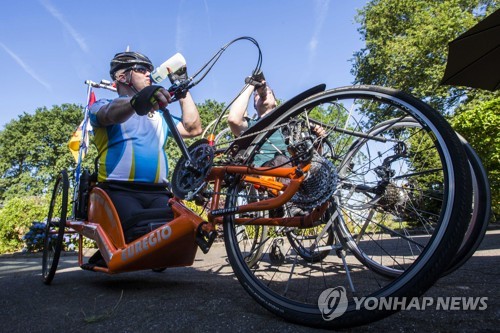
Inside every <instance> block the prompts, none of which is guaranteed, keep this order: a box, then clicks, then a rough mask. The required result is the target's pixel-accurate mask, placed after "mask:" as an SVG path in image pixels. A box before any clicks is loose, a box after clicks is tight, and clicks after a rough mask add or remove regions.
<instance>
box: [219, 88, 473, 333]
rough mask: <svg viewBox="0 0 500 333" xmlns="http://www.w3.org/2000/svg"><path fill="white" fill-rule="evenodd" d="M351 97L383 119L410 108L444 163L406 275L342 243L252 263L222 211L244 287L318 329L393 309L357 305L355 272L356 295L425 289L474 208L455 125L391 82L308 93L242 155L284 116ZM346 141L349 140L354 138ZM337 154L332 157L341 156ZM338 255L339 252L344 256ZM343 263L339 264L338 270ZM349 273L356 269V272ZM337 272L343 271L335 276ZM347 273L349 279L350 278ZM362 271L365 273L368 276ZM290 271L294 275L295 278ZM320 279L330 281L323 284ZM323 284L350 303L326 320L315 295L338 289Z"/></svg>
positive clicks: (231, 196)
mask: <svg viewBox="0 0 500 333" xmlns="http://www.w3.org/2000/svg"><path fill="white" fill-rule="evenodd" d="M348 99H350V100H353V101H354V102H355V103H353V107H354V106H359V105H358V104H356V103H357V102H358V101H361V102H367V103H368V102H369V103H370V105H372V106H373V105H380V108H379V109H378V110H379V111H380V112H382V113H387V115H386V117H387V118H393V117H392V116H391V115H393V114H397V113H401V114H398V117H401V118H404V117H405V116H408V115H411V116H412V117H413V118H415V119H416V120H417V121H418V122H420V123H423V127H424V128H425V129H426V131H427V134H428V135H430V137H431V138H432V139H433V141H432V142H433V143H434V144H435V145H436V147H437V148H436V152H437V154H438V156H439V159H440V161H441V163H443V169H442V171H441V173H442V178H443V182H444V185H445V189H446V191H444V192H443V193H442V195H443V197H442V200H443V203H444V204H443V205H442V210H441V211H440V212H439V215H438V219H437V221H436V223H435V224H434V229H433V233H432V235H431V236H429V237H428V238H426V241H427V243H426V244H424V247H423V249H422V251H421V252H420V255H419V256H418V257H417V258H416V259H415V260H414V261H413V262H411V263H409V265H408V266H407V267H406V269H405V272H404V273H403V274H401V275H399V276H398V277H396V278H394V279H392V280H381V279H380V276H379V275H378V274H376V273H373V272H371V271H370V270H369V269H366V267H364V266H360V265H359V264H357V263H356V262H354V261H351V257H347V255H349V252H348V251H346V249H345V248H340V247H337V248H333V247H332V251H331V254H330V255H329V256H328V257H327V258H325V259H323V260H321V262H320V263H318V264H314V263H310V262H307V261H305V260H302V261H301V260H300V258H299V259H297V258H298V256H296V257H295V260H294V259H293V258H291V259H290V261H289V262H288V263H287V262H285V265H288V266H283V265H282V266H280V267H279V268H273V267H272V266H270V265H268V263H266V262H264V261H263V260H261V261H260V262H259V264H258V265H257V268H253V269H250V268H249V267H248V265H246V263H245V262H244V260H243V257H242V255H241V253H240V248H239V245H238V242H237V239H236V237H235V232H234V226H235V225H234V215H227V216H225V217H224V230H225V233H224V239H225V244H226V250H227V254H228V259H229V262H230V264H231V266H232V267H233V270H234V272H235V274H236V276H237V278H238V280H239V281H240V283H241V284H242V286H243V287H244V289H245V290H246V291H247V292H248V293H249V294H250V295H251V296H252V297H253V298H254V299H255V300H256V301H257V302H258V303H259V304H261V305H262V306H263V307H264V308H266V309H267V310H269V311H271V312H272V313H274V314H276V315H278V316H280V317H282V318H284V319H286V320H289V321H292V322H295V323H298V324H303V325H307V326H313V327H322V328H346V327H353V326H358V325H362V324H366V323H370V322H373V321H375V320H378V319H381V318H383V317H385V316H388V315H390V314H391V313H393V312H395V311H397V310H398V309H377V310H376V311H372V310H370V309H369V308H368V307H367V306H366V304H365V303H364V304H359V306H358V305H356V304H355V302H354V298H353V290H352V287H354V283H353V282H354V281H353V278H356V279H360V281H361V280H362V281H363V282H364V283H365V284H364V285H361V284H358V280H356V288H357V295H362V296H366V297H373V299H375V300H381V299H382V298H386V297H400V298H402V297H405V299H408V300H410V299H411V298H412V297H418V296H420V295H422V294H423V293H424V292H425V291H426V290H427V289H428V288H430V287H431V286H432V285H433V283H434V282H435V281H436V280H437V279H438V278H439V277H440V276H441V274H442V273H443V271H444V270H445V268H446V267H447V264H448V263H449V260H450V258H451V257H453V255H454V254H455V253H456V251H457V250H458V248H459V246H460V242H461V240H462V238H463V235H464V233H465V230H466V227H467V225H466V224H467V221H466V220H465V219H464V218H463V217H464V216H467V215H468V211H469V209H470V207H471V198H470V196H468V195H464V194H467V193H471V192H470V189H471V184H470V174H469V168H468V165H467V159H466V156H465V152H464V150H463V148H462V145H461V144H460V141H459V140H458V138H457V136H456V135H455V133H454V131H453V130H452V129H451V127H450V126H449V124H448V123H447V122H446V121H445V120H444V118H443V117H442V116H440V115H439V114H438V113H437V112H436V111H434V110H433V109H432V108H431V107H430V106H428V105H427V104H425V103H424V102H422V101H420V100H418V99H416V98H414V97H412V96H410V95H408V94H405V93H402V92H400V91H397V90H394V89H389V88H383V87H376V86H352V87H342V88H337V89H332V90H329V91H325V92H322V93H318V94H316V95H314V96H312V97H309V98H307V99H305V100H304V101H302V102H300V103H299V104H297V105H295V106H294V107H292V108H291V109H289V110H288V111H286V112H284V113H283V114H281V115H280V116H278V117H276V119H275V120H274V121H273V122H271V123H270V124H269V126H268V128H269V129H272V130H270V131H269V132H268V133H261V134H259V135H258V136H256V138H255V140H254V141H253V143H252V145H250V148H249V149H248V150H247V152H246V153H245V156H249V159H248V160H247V162H248V161H251V159H252V156H254V155H255V154H256V153H258V152H259V149H260V148H261V146H262V145H263V143H264V142H265V140H266V139H267V138H268V137H270V136H271V135H272V132H273V131H274V130H276V126H277V125H279V124H283V123H285V122H287V121H288V120H289V119H291V118H292V117H300V116H304V117H305V116H306V115H307V117H309V116H312V114H311V115H309V112H311V111H312V110H313V109H314V108H315V107H317V106H319V105H320V104H323V103H331V105H334V104H335V103H338V104H341V102H339V101H343V100H348ZM361 104H362V103H361ZM382 104H384V105H385V104H386V105H388V106H390V108H382V107H383V106H384V105H382ZM342 110H348V108H343V109H342ZM354 112H358V110H357V109H356V110H355V111H354ZM360 115H361V113H360ZM307 117H305V118H307ZM340 118H342V117H339V119H337V120H338V121H339V122H340V120H342V119H340ZM350 118H351V115H349V116H348V117H347V120H350ZM353 118H354V117H353ZM311 119H312V120H315V119H313V118H311ZM344 120H345V119H344ZM359 120H363V118H362V117H361V118H360V119H359ZM356 121H358V119H356ZM355 124H356V123H355ZM357 124H358V125H360V128H357V131H358V132H359V131H361V129H362V128H361V125H362V124H363V123H362V122H357ZM356 126H357V125H356ZM331 127H332V128H336V127H335V124H334V123H332V124H331ZM346 128H347V127H346ZM344 130H345V128H344ZM332 133H334V132H332ZM332 133H330V134H329V135H331V134H332ZM329 138H330V137H329ZM335 139H336V138H335V137H334V136H332V137H331V142H333V143H334V144H337V145H339V146H340V143H341V141H336V140H335ZM347 141H348V142H349V143H352V140H350V141H349V140H347ZM345 144H346V143H345ZM341 157H342V156H340V157H337V156H336V157H335V160H342V158H341ZM242 186H245V184H244V183H243V181H242V180H241V179H240V178H236V180H235V181H234V182H233V183H232V184H230V186H229V190H228V195H227V200H226V208H232V207H234V205H235V203H236V197H237V196H238V191H239V190H240V188H241V187H242ZM342 186H343V185H342V181H339V184H337V187H338V189H341V188H342ZM338 196H339V192H336V194H335V195H334V198H336V203H337V205H339V206H340V207H337V210H336V212H337V214H336V215H337V216H336V218H335V219H337V220H341V219H344V218H345V216H343V214H344V213H345V210H344V211H343V210H342V209H345V207H343V206H342V202H341V201H339V198H338ZM338 236H339V235H338V234H337V237H338ZM341 245H342V244H341V243H340V242H336V246H341ZM284 252H285V255H288V256H289V255H290V254H291V253H293V252H292V251H284ZM264 258H266V256H264ZM336 258H337V259H336ZM338 258H341V259H342V261H340V259H338ZM328 260H331V261H328ZM299 265H300V267H299ZM342 265H343V268H344V270H342ZM353 268H356V270H353ZM313 270H314V273H313ZM316 272H319V273H320V274H319V276H318V277H317V276H315V274H316ZM334 272H335V274H334ZM354 273H355V274H356V276H353V275H354ZM298 274H300V279H299V278H296V277H297V276H298ZM340 275H342V276H341V277H339V276H340ZM348 276H349V278H348V279H347V277H348ZM306 277H307V278H306ZM364 277H367V278H370V280H369V279H365V278H364ZM279 278H283V281H280V280H279ZM292 278H296V279H293V280H292ZM306 280H307V281H306ZM346 280H348V281H349V284H347V288H344V287H343V286H344V283H346ZM318 283H319V284H318ZM325 283H330V284H329V285H325ZM335 283H338V285H335ZM328 286H331V287H339V286H341V287H343V288H344V289H343V292H344V294H343V295H344V296H345V297H346V298H347V297H348V299H347V301H348V302H346V303H342V304H344V305H345V306H346V308H345V311H344V312H342V313H340V314H338V316H336V317H335V318H327V319H328V320H326V319H324V318H323V315H324V313H322V311H321V310H320V307H319V306H318V304H317V301H318V299H319V298H318V297H319V296H321V295H323V293H324V292H326V291H330V289H335V288H328V289H325V288H327V287H328ZM350 288H351V289H350ZM306 292H307V294H306V295H302V294H300V295H299V293H306ZM323 310H324V309H323ZM329 310H332V309H329ZM334 310H336V309H334Z"/></svg>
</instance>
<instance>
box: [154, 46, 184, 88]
mask: <svg viewBox="0 0 500 333" xmlns="http://www.w3.org/2000/svg"><path fill="white" fill-rule="evenodd" d="M184 67H186V59H184V57H183V56H182V54H180V53H176V54H174V55H173V56H172V57H170V58H169V59H168V60H167V61H165V62H164V63H163V64H161V65H160V66H158V67H157V68H155V70H154V71H153V72H151V80H153V82H154V83H160V82H161V81H163V80H165V79H166V78H167V77H168V74H170V73H175V72H177V71H178V70H179V69H181V68H184Z"/></svg>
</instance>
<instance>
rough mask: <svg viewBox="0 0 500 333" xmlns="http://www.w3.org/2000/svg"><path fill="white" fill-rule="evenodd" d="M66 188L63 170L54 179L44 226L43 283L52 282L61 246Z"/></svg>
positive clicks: (65, 209) (64, 220)
mask: <svg viewBox="0 0 500 333" xmlns="http://www.w3.org/2000/svg"><path fill="white" fill-rule="evenodd" d="M68 188H69V181H68V173H67V172H66V170H63V171H61V173H60V174H59V175H58V176H57V179H56V184H55V186H54V190H53V192H52V197H51V200H50V207H49V214H48V216H47V224H46V227H45V237H44V243H43V245H44V246H43V259H42V278H43V282H44V283H45V284H50V283H51V282H52V279H53V278H54V275H55V273H56V270H57V265H58V264H59V257H60V255H61V251H62V248H63V239H64V228H65V227H66V217H67V214H68Z"/></svg>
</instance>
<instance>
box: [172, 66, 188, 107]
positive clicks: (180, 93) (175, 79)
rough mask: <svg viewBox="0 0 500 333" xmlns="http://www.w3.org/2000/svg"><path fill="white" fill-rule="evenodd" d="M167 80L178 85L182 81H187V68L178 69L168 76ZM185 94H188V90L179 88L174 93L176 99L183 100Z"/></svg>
mask: <svg viewBox="0 0 500 333" xmlns="http://www.w3.org/2000/svg"><path fill="white" fill-rule="evenodd" d="M168 79H169V80H170V83H171V84H179V83H182V82H184V81H187V79H188V74H187V66H184V67H182V68H180V69H179V70H178V71H177V72H175V73H170V74H168ZM187 92H188V89H185V88H180V89H178V90H177V91H176V93H175V97H176V98H177V99H181V98H184V97H186V94H187Z"/></svg>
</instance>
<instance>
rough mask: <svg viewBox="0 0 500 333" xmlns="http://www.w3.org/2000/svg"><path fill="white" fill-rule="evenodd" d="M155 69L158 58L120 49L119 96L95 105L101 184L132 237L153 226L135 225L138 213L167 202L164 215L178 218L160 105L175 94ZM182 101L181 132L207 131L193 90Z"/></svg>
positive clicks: (114, 65)
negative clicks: (155, 78)
mask: <svg viewBox="0 0 500 333" xmlns="http://www.w3.org/2000/svg"><path fill="white" fill-rule="evenodd" d="M152 70H153V64H152V63H151V61H150V60H149V58H148V57H146V56H145V55H143V54H140V53H137V52H121V53H117V54H116V55H115V57H114V58H113V59H112V60H111V63H110V75H111V78H112V80H114V82H115V84H116V89H117V92H118V95H119V97H118V98H116V99H114V100H106V99H103V100H99V101H97V102H96V103H94V104H93V105H92V107H91V108H90V121H91V124H92V127H93V129H94V135H95V143H96V145H97V149H98V152H99V156H98V170H97V171H98V179H97V180H98V184H99V186H100V187H102V188H103V189H104V190H105V191H106V192H107V194H108V195H109V196H110V198H111V200H112V201H113V204H114V205H115V208H116V210H117V212H118V215H119V217H120V221H121V223H122V226H123V229H124V233H125V239H126V241H127V242H130V241H132V240H133V239H135V238H137V237H139V236H140V234H141V233H146V232H147V231H149V230H142V231H141V230H140V231H139V232H138V231H137V230H134V227H135V226H136V224H137V223H136V221H137V220H139V221H140V218H139V219H137V216H140V214H144V211H145V210H147V209H155V208H156V209H159V208H163V209H164V213H163V214H164V215H162V218H163V219H164V220H165V219H167V220H168V219H171V218H172V213H171V212H170V211H169V207H168V200H169V199H170V197H171V194H170V191H169V188H168V187H169V185H168V182H167V175H168V161H167V155H166V154H165V151H164V146H165V144H166V141H167V138H168V136H169V135H170V132H169V129H168V127H167V124H166V122H165V119H164V116H163V112H162V111H161V110H159V109H161V108H164V107H166V106H167V105H168V104H169V102H170V100H171V98H170V94H169V92H168V91H167V90H165V89H164V88H163V87H160V86H152V85H151V79H150V74H151V71H152ZM184 74H185V75H186V76H187V74H186V73H185V72H184ZM170 78H171V81H173V80H174V79H176V78H175V77H170ZM179 104H180V106H181V110H182V119H179V118H174V122H175V124H176V126H177V129H178V131H179V133H180V134H181V135H182V136H183V137H194V136H197V135H199V134H201V131H202V129H201V121H200V116H199V113H198V109H197V107H196V105H195V103H194V101H193V99H192V97H191V94H190V93H189V92H186V93H185V95H184V96H180V99H179ZM159 211H163V210H161V209H159ZM146 229H147V226H146ZM89 262H90V261H89Z"/></svg>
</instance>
